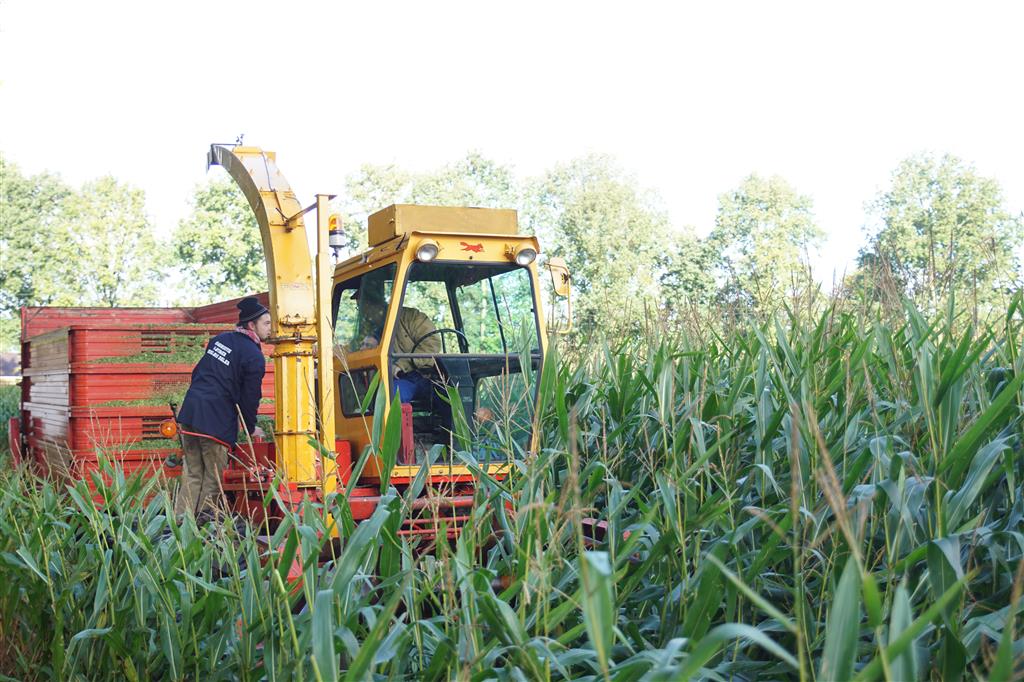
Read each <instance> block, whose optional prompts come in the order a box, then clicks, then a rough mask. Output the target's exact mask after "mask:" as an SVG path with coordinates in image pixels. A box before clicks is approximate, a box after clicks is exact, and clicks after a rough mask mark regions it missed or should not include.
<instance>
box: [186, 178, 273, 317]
mask: <svg viewBox="0 0 1024 682" xmlns="http://www.w3.org/2000/svg"><path fill="white" fill-rule="evenodd" d="M191 205H192V212H191V214H190V215H188V216H187V217H186V218H184V219H183V220H182V221H181V222H180V223H178V227H177V229H176V230H175V231H174V235H173V238H172V240H173V243H174V256H175V260H176V265H177V267H178V268H180V269H181V270H182V271H184V272H187V273H188V276H187V277H186V278H185V280H186V283H187V286H188V287H189V288H190V292H189V293H190V294H191V296H192V297H193V298H195V299H197V300H207V301H209V300H223V299H227V298H233V297H236V296H243V295H245V294H249V293H253V292H257V291H265V290H266V288H267V267H266V261H265V259H264V255H263V242H262V239H261V237H260V228H259V224H258V223H257V222H256V216H255V215H253V212H252V208H250V207H249V203H248V202H247V201H246V199H245V196H243V195H242V192H241V190H239V189H238V186H237V185H235V183H234V181H233V180H231V178H229V177H227V176H223V177H218V178H214V179H211V180H210V181H209V182H207V183H206V184H205V185H198V186H197V187H196V188H195V190H194V191H193V194H192V199H191Z"/></svg>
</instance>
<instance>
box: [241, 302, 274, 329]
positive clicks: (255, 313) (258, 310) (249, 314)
mask: <svg viewBox="0 0 1024 682" xmlns="http://www.w3.org/2000/svg"><path fill="white" fill-rule="evenodd" d="M269 312H270V311H269V310H267V309H266V308H264V307H263V305H262V304H261V303H260V302H259V301H257V300H256V297H255V296H247V297H245V298H243V299H242V300H241V301H239V302H238V324H245V323H246V322H252V321H253V320H255V319H256V318H258V317H260V316H261V315H263V314H264V313H269Z"/></svg>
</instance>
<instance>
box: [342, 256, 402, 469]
mask: <svg viewBox="0 0 1024 682" xmlns="http://www.w3.org/2000/svg"><path fill="white" fill-rule="evenodd" d="M396 271H397V264H396V262H394V261H391V262H386V263H378V264H374V265H373V266H371V267H370V268H369V269H368V270H365V271H362V272H361V273H359V274H358V275H351V274H350V275H349V276H348V277H346V276H345V275H342V276H341V277H340V278H339V279H338V280H337V281H336V282H335V285H334V291H333V294H332V301H331V303H332V313H333V325H334V376H335V387H336V389H337V390H336V395H337V396H338V397H337V399H336V401H335V414H337V415H338V416H337V421H336V424H337V426H336V429H337V433H338V437H339V438H341V439H343V440H347V441H349V442H350V443H351V444H352V452H353V456H354V457H358V455H359V453H361V452H362V451H363V450H364V449H365V448H366V447H367V446H368V445H369V444H370V440H371V434H372V433H373V409H374V403H375V402H376V400H375V399H376V391H377V390H380V389H381V387H382V381H381V379H382V377H381V376H380V370H381V367H382V364H383V358H384V348H385V345H384V344H386V343H387V339H386V338H385V337H386V334H385V323H386V320H387V311H388V307H389V306H390V303H391V299H392V296H393V291H394V282H395V273H396ZM341 478H342V479H347V474H346V473H345V472H342V473H341Z"/></svg>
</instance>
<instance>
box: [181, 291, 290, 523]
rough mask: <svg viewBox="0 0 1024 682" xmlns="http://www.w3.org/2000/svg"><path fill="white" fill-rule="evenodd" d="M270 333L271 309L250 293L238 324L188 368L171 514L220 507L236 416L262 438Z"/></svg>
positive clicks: (242, 303) (241, 305) (241, 306)
mask: <svg viewBox="0 0 1024 682" xmlns="http://www.w3.org/2000/svg"><path fill="white" fill-rule="evenodd" d="M269 337H270V312H269V311H268V310H267V309H266V308H264V307H263V306H262V305H261V304H260V302H259V301H258V300H256V298H255V297H252V296H250V297H248V298H243V299H242V300H241V301H240V302H239V303H238V325H237V326H236V327H235V329H234V330H233V331H229V332H224V333H222V334H218V335H217V336H215V337H213V338H212V339H210V342H209V344H207V346H206V352H205V353H204V354H203V357H202V358H201V359H200V360H199V363H198V364H196V366H195V369H193V370H192V383H191V385H190V386H189V389H188V392H187V393H186V394H185V399H184V401H183V402H182V405H181V409H180V410H179V411H178V424H179V425H180V427H181V432H182V450H183V454H184V460H185V462H184V469H183V470H182V475H181V487H180V488H179V490H178V498H177V500H176V502H175V513H177V514H182V513H185V512H188V513H191V514H193V515H199V514H200V513H201V512H204V511H213V510H215V509H217V508H221V507H222V506H223V501H224V493H223V490H222V487H221V485H222V475H223V472H224V467H225V466H227V462H228V452H229V450H230V448H231V447H232V446H233V445H234V444H235V441H236V439H237V437H238V428H239V415H241V420H242V426H243V427H244V428H245V430H246V432H247V433H249V434H251V435H252V436H254V437H258V438H262V437H263V436H264V433H263V429H261V428H260V427H258V426H257V425H256V410H257V409H258V408H259V404H260V398H261V385H262V383H263V374H264V372H265V371H266V369H267V361H266V358H265V357H264V355H263V350H262V347H261V346H260V343H261V342H262V341H266V340H267V339H268V338H269Z"/></svg>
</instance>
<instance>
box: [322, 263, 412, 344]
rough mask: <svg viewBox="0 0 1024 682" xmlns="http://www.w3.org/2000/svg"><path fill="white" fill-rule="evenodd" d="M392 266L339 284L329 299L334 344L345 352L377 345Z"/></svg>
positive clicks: (393, 265) (381, 331)
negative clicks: (332, 318)
mask: <svg viewBox="0 0 1024 682" xmlns="http://www.w3.org/2000/svg"><path fill="white" fill-rule="evenodd" d="M395 269H396V266H395V264H394V263H388V264H387V265H384V266H382V267H380V268H377V269H376V270H371V271H370V272H367V273H365V274H363V275H360V276H359V277H353V278H351V279H348V280H345V281H344V282H339V283H338V284H337V285H335V287H334V295H333V300H332V307H333V315H334V345H335V346H336V347H339V348H341V349H343V350H345V351H347V352H351V351H357V350H365V349H367V348H375V347H377V346H378V345H380V339H381V336H382V334H383V332H384V322H385V320H386V319H387V311H388V304H389V303H390V302H391V296H392V293H393V292H392V289H393V287H394V283H395Z"/></svg>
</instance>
